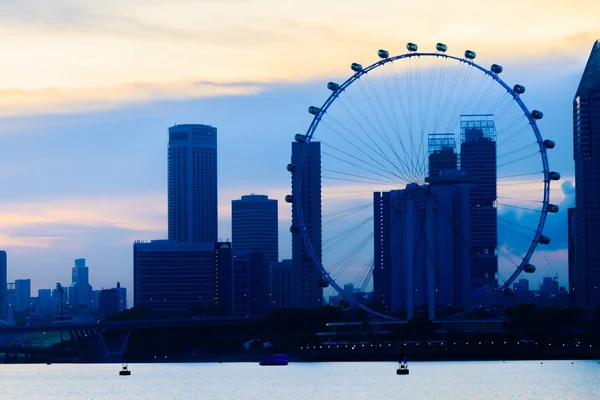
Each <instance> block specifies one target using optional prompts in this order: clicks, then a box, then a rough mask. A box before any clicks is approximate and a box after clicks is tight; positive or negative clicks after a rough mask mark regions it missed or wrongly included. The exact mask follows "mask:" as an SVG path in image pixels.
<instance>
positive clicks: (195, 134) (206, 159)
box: [168, 124, 218, 243]
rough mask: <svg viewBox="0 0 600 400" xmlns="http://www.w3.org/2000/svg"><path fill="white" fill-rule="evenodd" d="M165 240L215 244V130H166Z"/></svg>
mask: <svg viewBox="0 0 600 400" xmlns="http://www.w3.org/2000/svg"><path fill="white" fill-rule="evenodd" d="M168 208H169V210H168V213H169V217H168V220H169V240H176V241H178V242H183V243H215V242H216V241H217V219H218V210H217V128H214V127H212V126H208V125H194V124H186V125H175V126H173V127H171V128H169V150H168Z"/></svg>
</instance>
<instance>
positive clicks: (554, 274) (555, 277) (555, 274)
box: [544, 254, 558, 281]
mask: <svg viewBox="0 0 600 400" xmlns="http://www.w3.org/2000/svg"><path fill="white" fill-rule="evenodd" d="M544 258H545V259H546V264H548V269H549V270H550V274H551V276H552V279H554V280H555V281H558V272H554V271H553V270H552V266H551V265H550V261H549V260H548V257H546V255H545V254H544Z"/></svg>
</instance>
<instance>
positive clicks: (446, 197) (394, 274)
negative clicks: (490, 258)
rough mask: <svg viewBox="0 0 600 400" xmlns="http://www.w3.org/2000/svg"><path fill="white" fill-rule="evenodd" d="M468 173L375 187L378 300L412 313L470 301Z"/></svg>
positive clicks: (432, 310) (391, 307) (375, 266)
mask: <svg viewBox="0 0 600 400" xmlns="http://www.w3.org/2000/svg"><path fill="white" fill-rule="evenodd" d="M470 187H471V185H470V183H469V182H468V180H467V179H466V178H465V176H464V174H461V173H460V172H459V171H455V172H454V174H448V175H445V176H439V177H436V181H435V184H433V183H432V184H431V185H429V186H428V185H422V186H419V185H417V184H415V183H411V184H408V185H407V186H406V189H404V190H393V191H391V192H383V193H377V192H376V193H374V210H373V211H374V229H375V231H374V232H375V240H374V242H375V248H374V250H375V254H374V257H375V258H374V270H373V279H374V282H373V285H374V300H375V301H377V302H380V303H381V304H383V305H384V306H385V307H386V309H389V310H394V311H397V312H403V311H406V312H407V319H411V318H412V317H413V316H414V311H415V309H416V308H419V307H421V306H427V309H428V317H429V318H433V317H434V316H435V310H436V309H445V308H447V307H452V308H465V307H467V306H468V305H469V304H470V294H471V290H470V268H469V262H470V260H469V251H468V249H469V238H470V235H469V226H470V224H469V189H470Z"/></svg>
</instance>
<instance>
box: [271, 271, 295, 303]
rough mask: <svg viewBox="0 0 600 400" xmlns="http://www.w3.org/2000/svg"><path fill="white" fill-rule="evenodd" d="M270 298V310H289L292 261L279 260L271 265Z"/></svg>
mask: <svg viewBox="0 0 600 400" xmlns="http://www.w3.org/2000/svg"><path fill="white" fill-rule="evenodd" d="M271 283H272V296H271V297H272V298H271V308H291V307H292V304H293V301H292V260H281V262H278V263H275V264H271Z"/></svg>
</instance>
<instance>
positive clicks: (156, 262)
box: [133, 240, 231, 314]
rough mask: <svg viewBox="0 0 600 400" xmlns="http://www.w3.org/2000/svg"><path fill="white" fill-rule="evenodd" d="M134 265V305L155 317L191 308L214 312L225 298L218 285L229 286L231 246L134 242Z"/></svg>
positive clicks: (179, 312) (174, 242) (221, 288)
mask: <svg viewBox="0 0 600 400" xmlns="http://www.w3.org/2000/svg"><path fill="white" fill-rule="evenodd" d="M133 262H134V264H133V282H134V288H133V295H134V302H135V305H136V306H142V307H145V308H147V309H149V310H151V311H153V312H155V313H158V314H172V313H178V314H184V313H186V312H187V311H188V310H190V309H191V308H192V307H197V308H205V309H206V310H215V309H216V308H217V307H218V308H220V307H221V306H220V304H219V302H220V301H221V297H222V296H225V295H223V294H222V293H221V292H222V290H223V289H224V284H223V283H221V284H220V282H229V286H231V283H230V282H231V273H230V272H229V278H227V276H226V275H227V273H228V271H231V244H230V243H217V244H215V243H180V242H177V241H172V240H153V241H151V242H149V243H148V242H141V241H137V242H135V243H134V244H133ZM223 301H225V299H223ZM230 306H231V303H229V307H230Z"/></svg>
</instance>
